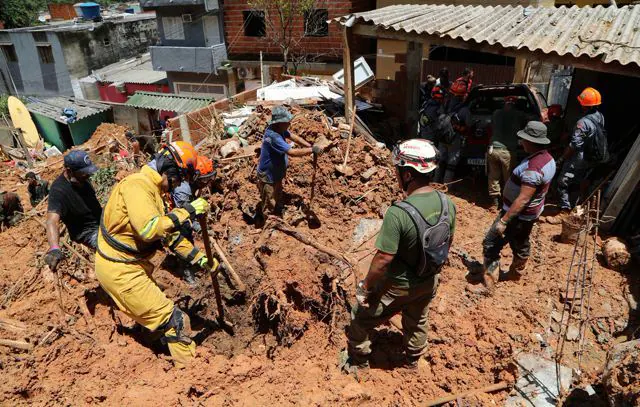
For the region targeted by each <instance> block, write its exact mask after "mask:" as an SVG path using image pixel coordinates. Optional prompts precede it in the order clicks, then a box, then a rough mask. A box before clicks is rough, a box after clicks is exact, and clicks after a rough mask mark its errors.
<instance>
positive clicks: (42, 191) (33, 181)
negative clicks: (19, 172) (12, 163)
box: [24, 171, 49, 208]
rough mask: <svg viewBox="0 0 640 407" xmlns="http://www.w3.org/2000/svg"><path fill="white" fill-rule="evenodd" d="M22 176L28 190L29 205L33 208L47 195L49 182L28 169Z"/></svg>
mask: <svg viewBox="0 0 640 407" xmlns="http://www.w3.org/2000/svg"><path fill="white" fill-rule="evenodd" d="M24 178H25V179H26V180H27V190H28V191H29V201H31V207H33V208H35V207H36V206H37V205H38V204H39V203H40V202H41V201H42V200H43V199H44V198H46V197H47V195H49V183H48V182H47V181H45V180H43V179H41V178H40V177H39V176H37V175H36V174H35V173H34V172H32V171H29V172H28V173H27V174H26V175H25V176H24Z"/></svg>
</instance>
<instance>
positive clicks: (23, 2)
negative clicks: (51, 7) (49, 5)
mask: <svg viewBox="0 0 640 407" xmlns="http://www.w3.org/2000/svg"><path fill="white" fill-rule="evenodd" d="M45 7H46V2H45V0H0V20H2V21H4V24H5V27H6V28H20V27H29V26H31V25H34V24H36V23H37V22H38V12H39V11H40V10H43V9H44V8H45Z"/></svg>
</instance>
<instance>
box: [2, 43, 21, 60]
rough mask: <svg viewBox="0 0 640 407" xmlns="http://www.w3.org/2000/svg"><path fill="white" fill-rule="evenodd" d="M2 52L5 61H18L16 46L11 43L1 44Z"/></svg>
mask: <svg viewBox="0 0 640 407" xmlns="http://www.w3.org/2000/svg"><path fill="white" fill-rule="evenodd" d="M2 53H3V54H4V58H5V59H6V60H7V62H18V54H16V48H15V47H14V46H13V45H3V46H2Z"/></svg>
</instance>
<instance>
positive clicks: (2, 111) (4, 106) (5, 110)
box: [0, 95, 9, 117]
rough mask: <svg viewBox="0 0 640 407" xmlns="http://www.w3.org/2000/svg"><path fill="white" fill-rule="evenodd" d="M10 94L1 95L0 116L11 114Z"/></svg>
mask: <svg viewBox="0 0 640 407" xmlns="http://www.w3.org/2000/svg"><path fill="white" fill-rule="evenodd" d="M8 102H9V95H0V116H2V115H4V116H5V117H8V116H9V103H8Z"/></svg>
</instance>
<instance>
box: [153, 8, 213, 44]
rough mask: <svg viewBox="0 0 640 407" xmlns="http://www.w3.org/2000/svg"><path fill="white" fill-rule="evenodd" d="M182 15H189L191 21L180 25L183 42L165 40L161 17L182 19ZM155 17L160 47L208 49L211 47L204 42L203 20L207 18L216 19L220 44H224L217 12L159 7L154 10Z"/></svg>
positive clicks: (202, 9)
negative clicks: (182, 32) (182, 31)
mask: <svg viewBox="0 0 640 407" xmlns="http://www.w3.org/2000/svg"><path fill="white" fill-rule="evenodd" d="M183 14H190V15H191V19H192V21H191V22H190V23H186V22H183V23H182V28H183V30H184V40H171V39H167V38H166V35H167V33H166V32H165V27H164V25H163V23H162V17H182V15H183ZM156 16H157V20H158V31H159V33H160V45H166V46H174V47H208V46H211V45H213V44H207V42H206V41H205V31H204V30H205V28H204V19H205V17H208V16H210V17H217V18H218V28H219V35H220V43H222V42H224V41H223V39H224V30H223V28H222V21H221V19H220V17H219V12H218V11H211V12H206V11H205V8H204V6H179V7H177V6H174V7H160V8H158V9H157V10H156Z"/></svg>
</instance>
